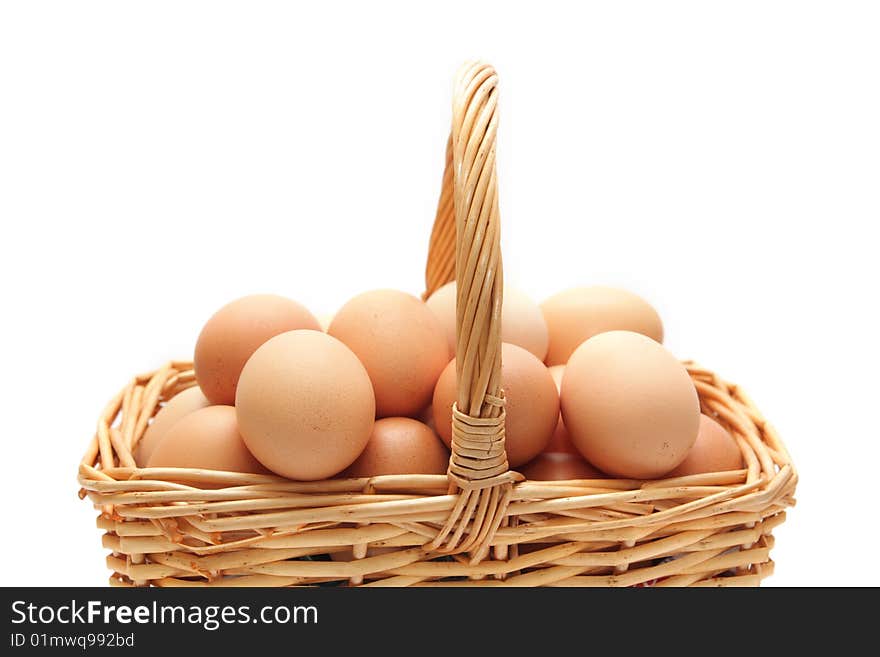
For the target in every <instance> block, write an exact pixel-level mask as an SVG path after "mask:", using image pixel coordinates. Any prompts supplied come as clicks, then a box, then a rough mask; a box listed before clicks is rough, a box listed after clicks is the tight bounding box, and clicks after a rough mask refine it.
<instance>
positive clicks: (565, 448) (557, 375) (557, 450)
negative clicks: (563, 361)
mask: <svg viewBox="0 0 880 657" xmlns="http://www.w3.org/2000/svg"><path fill="white" fill-rule="evenodd" d="M548 369H549V370H550V376H552V377H553V383H555V384H556V390H557V391H560V390H561V388H562V375H563V373H564V372H565V365H554V366H553V367H550V368H548ZM544 452H546V453H550V454H576V455H577V457H578V458H580V456H581V453H580V452H579V451H577V449H576V448H575V446H574V445H573V444H572V442H571V438H569V436H568V430H567V429H566V428H565V422H563V421H562V413H561V412H560V413H559V421H558V422H557V423H556V430H555V431H554V432H553V435H552V436H551V437H550V442H548V443H547V446H546V447H545V448H544Z"/></svg>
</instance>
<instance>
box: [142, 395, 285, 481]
mask: <svg viewBox="0 0 880 657" xmlns="http://www.w3.org/2000/svg"><path fill="white" fill-rule="evenodd" d="M148 467H151V468H195V469H199V470H222V471H224V472H245V473H250V474H268V471H267V470H266V468H264V467H263V466H262V465H261V464H260V463H259V462H258V461H257V460H256V459H255V458H254V457H253V456H252V455H251V453H250V452H249V451H248V450H247V448H246V447H245V444H244V442H243V441H242V439H241V434H240V433H239V430H238V423H237V421H236V418H235V409H234V408H233V407H232V406H207V407H205V408H201V409H199V410H197V411H193V412H192V413H190V414H189V415H187V416H185V417H183V418H181V419H180V420H178V421H177V422H176V423H175V424H174V426H173V427H171V428H170V429H169V430H168V432H167V433H166V434H165V437H164V438H163V439H162V440H161V441H160V442H159V444H158V445H157V446H156V449H155V450H154V451H153V453H152V455H151V456H150V459H149V461H148Z"/></svg>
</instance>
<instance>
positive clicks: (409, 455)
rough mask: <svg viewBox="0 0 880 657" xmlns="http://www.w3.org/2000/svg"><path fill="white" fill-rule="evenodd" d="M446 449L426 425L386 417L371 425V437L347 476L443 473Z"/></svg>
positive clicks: (447, 463)
mask: <svg viewBox="0 0 880 657" xmlns="http://www.w3.org/2000/svg"><path fill="white" fill-rule="evenodd" d="M448 465H449V451H448V450H447V449H446V447H445V446H444V445H443V443H442V442H441V441H440V439H439V438H438V437H437V434H436V433H434V432H433V431H431V429H429V428H428V427H427V426H425V425H424V424H422V423H421V422H419V421H418V420H413V419H411V418H408V417H386V418H382V419H381V420H377V421H376V424H374V425H373V433H372V434H371V435H370V441H369V442H368V443H367V446H366V447H365V448H364V451H363V452H361V455H360V456H359V457H358V458H357V460H356V461H355V462H354V463H352V464H351V465H350V466H349V467H348V468H347V469H346V470H345V473H344V475H345V476H346V477H376V476H379V475H393V474H446V468H447V466H448Z"/></svg>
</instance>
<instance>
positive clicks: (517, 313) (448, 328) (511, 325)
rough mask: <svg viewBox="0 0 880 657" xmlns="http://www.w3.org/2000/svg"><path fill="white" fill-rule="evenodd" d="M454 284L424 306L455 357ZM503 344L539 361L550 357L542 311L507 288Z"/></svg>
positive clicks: (502, 311)
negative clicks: (532, 355)
mask: <svg viewBox="0 0 880 657" xmlns="http://www.w3.org/2000/svg"><path fill="white" fill-rule="evenodd" d="M456 294H457V292H456V285H455V281H453V282H451V283H447V284H446V285H444V286H442V287H441V288H439V289H438V290H437V291H435V292H434V294H432V295H431V296H430V297H428V299H427V301H425V304H426V305H427V306H428V308H430V309H431V312H433V313H434V314H435V315H436V316H437V319H439V320H440V323H441V324H442V325H443V330H444V331H445V332H446V339H447V341H448V342H449V353H450V355H451V356H455V341H456V335H455V323H456V316H455V301H456V299H455V297H456ZM501 340H502V342H509V343H510V344H515V345H518V346H520V347H522V348H523V349H527V350H528V351H530V352H532V353H533V354H534V355H535V356H537V357H538V359H539V360H544V358H545V357H546V356H547V346H548V343H549V336H548V333H547V324H546V322H545V321H544V316H543V315H542V314H541V309H540V308H539V307H538V304H536V303H535V302H534V301H532V300H531V299H530V298H529V297H528V296H527V295H526V294H525V293H523V292H521V291H519V290H517V289H516V288H513V287H505V288H504V303H503V304H502V306H501Z"/></svg>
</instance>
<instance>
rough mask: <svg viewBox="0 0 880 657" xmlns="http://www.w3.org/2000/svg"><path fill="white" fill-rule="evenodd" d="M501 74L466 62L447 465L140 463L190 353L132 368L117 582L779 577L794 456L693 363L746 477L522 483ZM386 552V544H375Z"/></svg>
mask: <svg viewBox="0 0 880 657" xmlns="http://www.w3.org/2000/svg"><path fill="white" fill-rule="evenodd" d="M497 121H498V115H497V76H496V74H495V71H494V70H493V69H492V68H491V67H490V66H488V65H486V64H482V63H474V64H468V65H466V66H465V67H463V68H462V69H461V71H460V72H459V74H458V76H457V79H456V85H455V91H454V102H453V121H452V131H451V135H450V139H449V144H448V147H447V155H446V170H445V174H444V178H443V187H442V193H441V196H440V202H439V205H438V210H437V219H436V223H435V226H434V230H433V233H432V235H431V243H430V253H429V258H428V266H427V270H426V282H427V285H426V287H427V292H426V293H430V292H431V291H433V290H434V289H436V288H437V287H439V286H440V285H442V284H444V283H446V282H448V281H451V280H453V279H454V280H457V281H458V299H457V305H458V312H457V323H458V342H457V356H458V358H457V366H458V381H459V385H458V400H457V403H456V407H455V410H454V418H453V435H454V440H453V449H452V455H451V457H450V466H449V472H448V476H441V475H401V476H381V477H374V478H371V479H331V480H326V481H317V482H294V481H289V480H286V479H283V478H280V477H275V476H267V475H248V474H239V473H221V472H213V471H205V470H192V469H175V468H138V467H136V465H135V462H134V459H133V458H132V455H131V454H132V450H133V448H134V447H135V445H136V444H137V442H138V440H139V439H140V437H141V436H142V435H143V433H144V430H145V428H146V426H147V423H148V422H149V420H150V418H151V417H152V416H153V415H154V414H155V413H156V411H157V409H158V408H159V405H160V404H161V403H162V402H163V401H167V400H168V399H170V398H171V397H173V396H174V395H176V394H177V393H178V392H180V391H181V390H184V389H185V388H188V387H190V386H193V385H195V378H194V375H193V370H192V364H191V363H190V362H172V363H169V364H167V365H165V366H164V367H162V368H161V369H159V370H158V371H155V372H151V373H149V374H145V375H142V376H137V377H135V378H134V379H132V381H131V382H130V383H129V384H128V385H127V386H126V387H125V388H124V389H123V390H122V391H120V392H119V393H118V394H117V395H116V396H115V397H114V398H113V400H112V401H111V402H110V403H109V404H108V405H107V407H106V409H105V410H104V412H103V413H102V415H101V417H100V419H99V421H98V428H97V433H96V435H95V437H94V439H93V440H92V443H91V445H90V447H89V449H88V451H87V452H86V454H85V456H84V457H83V459H82V463H81V464H80V468H79V483H80V485H81V486H82V491H81V495H82V496H86V495H87V496H88V497H89V498H90V499H91V500H92V502H93V503H94V504H95V506H96V508H98V509H99V510H100V512H101V513H100V516H99V517H98V527H99V528H100V529H102V530H104V531H105V532H106V533H105V534H104V537H103V544H104V547H105V548H107V549H108V550H110V551H111V554H110V555H109V556H108V557H107V565H108V567H109V568H110V570H111V571H113V575H112V576H111V578H110V582H111V584H114V585H120V586H145V585H150V584H152V585H157V586H206V585H207V586H296V585H315V584H324V583H326V584H330V583H337V584H347V585H363V586H463V585H465V586H644V585H656V586H735V585H756V584H758V583H759V582H760V581H761V579H762V578H763V577H765V576H767V575H768V574H770V573H771V572H772V571H773V562H772V561H771V560H770V557H769V552H770V549H771V548H772V547H773V537H772V535H771V532H772V530H773V528H774V527H776V526H777V525H779V524H780V523H781V522H783V520H784V519H785V511H784V510H785V508H786V507H787V506H789V505H791V504H793V503H794V500H793V494H794V490H795V485H796V482H797V474H796V471H795V469H794V466H793V464H792V462H791V460H790V458H789V455H788V452H787V451H786V449H785V447H784V446H783V444H782V442H781V441H780V439H779V437H778V436H777V434H776V433H775V431H774V430H773V429H772V428H771V426H770V425H769V424H768V423H767V422H766V421H765V420H764V418H763V417H762V416H761V414H760V413H759V412H758V410H757V409H756V408H755V406H754V405H753V404H752V403H751V402H750V401H749V399H748V398H747V397H746V396H745V395H744V394H743V392H742V391H741V390H740V389H739V388H737V387H736V386H734V385H731V384H729V383H726V382H725V381H723V380H722V379H720V378H719V377H718V376H716V375H715V374H714V373H712V372H711V371H709V370H705V369H702V368H700V367H697V366H696V365H693V364H691V363H687V367H688V371H689V372H690V374H691V377H692V378H693V381H694V383H695V385H696V388H697V391H698V393H699V396H700V402H701V406H702V410H703V412H704V413H707V414H710V415H713V416H715V417H716V418H717V419H718V420H719V421H720V422H721V423H722V424H724V425H725V426H726V427H727V428H728V429H729V430H730V432H731V434H732V435H733V436H734V437H735V438H736V441H737V443H738V444H739V447H740V449H741V450H742V453H743V457H744V463H745V464H746V467H745V468H744V469H743V470H738V471H731V472H718V473H711V474H700V475H693V476H688V477H680V478H676V479H665V480H656V481H631V480H620V479H596V480H579V481H552V482H550V481H540V482H539V481H525V480H524V479H523V477H522V476H521V475H520V474H518V473H516V472H512V471H510V470H509V469H508V465H507V460H506V454H505V451H504V402H503V393H502V391H501V390H500V381H499V378H500V375H499V372H500V364H501V363H500V346H501V341H500V332H499V324H500V321H499V316H500V308H501V298H502V272H501V255H500V250H499V213H498V192H497V185H496V172H495V139H496V127H497ZM376 548H381V549H376Z"/></svg>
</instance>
